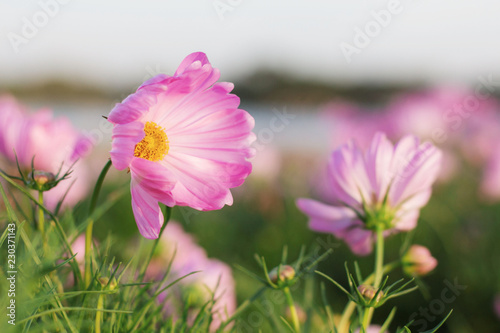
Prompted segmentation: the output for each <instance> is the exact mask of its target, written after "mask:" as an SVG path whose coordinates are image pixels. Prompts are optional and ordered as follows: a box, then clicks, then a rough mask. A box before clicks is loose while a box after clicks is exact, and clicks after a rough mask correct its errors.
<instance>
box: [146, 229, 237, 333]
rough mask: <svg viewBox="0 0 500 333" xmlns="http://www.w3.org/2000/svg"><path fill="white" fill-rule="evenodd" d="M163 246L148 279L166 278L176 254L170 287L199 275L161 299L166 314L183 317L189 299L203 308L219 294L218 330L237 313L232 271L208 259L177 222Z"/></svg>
mask: <svg viewBox="0 0 500 333" xmlns="http://www.w3.org/2000/svg"><path fill="white" fill-rule="evenodd" d="M159 246H160V255H159V256H158V257H156V258H154V259H153V260H152V261H151V264H150V265H149V267H148V270H147V272H146V276H147V277H148V278H150V279H151V280H158V279H161V278H162V277H163V274H165V267H167V265H168V263H169V262H170V260H171V259H172V258H173V256H174V253H175V258H174V261H173V262H172V269H171V272H170V278H169V279H168V281H167V282H166V283H167V284H168V283H171V282H172V281H174V280H176V279H178V278H180V277H182V276H185V275H186V274H189V273H192V272H195V271H199V272H198V273H196V274H193V275H191V276H188V277H187V278H185V279H183V280H181V281H180V282H179V283H178V284H176V285H174V287H173V288H171V289H169V290H167V291H166V292H164V293H162V294H161V295H160V296H159V302H160V303H162V304H164V309H165V312H166V314H167V315H169V316H178V315H180V314H181V313H182V311H183V310H184V308H185V304H184V301H185V299H186V296H188V295H189V296H190V299H191V300H193V299H195V300H198V301H199V304H197V305H200V306H202V305H203V304H205V303H206V302H208V301H209V300H210V299H211V298H212V293H215V300H216V301H215V305H214V307H213V318H212V319H213V322H212V324H211V330H215V329H216V328H218V327H219V325H220V324H221V322H223V321H224V320H226V319H228V316H231V314H232V313H233V312H234V311H235V309H236V292H235V283H234V279H233V275H232V271H231V268H230V267H229V266H228V265H226V264H225V263H223V262H221V261H219V260H216V259H212V258H208V257H207V255H206V252H205V250H204V249H203V248H201V247H200V246H199V245H198V244H196V242H195V240H194V238H193V237H192V236H191V235H189V234H188V233H186V232H185V231H184V230H183V228H182V227H181V225H180V224H178V223H177V222H175V221H170V222H168V225H167V227H166V229H165V231H164V233H163V235H162V237H161V239H160V243H159Z"/></svg>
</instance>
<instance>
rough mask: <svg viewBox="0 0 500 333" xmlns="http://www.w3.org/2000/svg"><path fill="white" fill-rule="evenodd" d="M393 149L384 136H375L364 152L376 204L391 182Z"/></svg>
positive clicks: (379, 134) (381, 198)
mask: <svg viewBox="0 0 500 333" xmlns="http://www.w3.org/2000/svg"><path fill="white" fill-rule="evenodd" d="M393 151H394V148H393V145H392V143H391V142H390V141H389V140H388V139H387V137H386V136H385V134H383V133H380V132H379V133H377V134H375V136H374V138H373V140H372V144H371V146H370V148H369V149H368V150H367V152H366V171H367V174H368V178H369V180H370V183H371V188H372V189H373V191H374V194H375V196H376V198H377V199H378V200H377V201H378V202H382V200H383V199H384V196H385V194H386V192H387V189H388V187H389V184H390V182H391V176H392V175H391V174H390V167H391V163H392V154H393Z"/></svg>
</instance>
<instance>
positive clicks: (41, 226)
mask: <svg viewBox="0 0 500 333" xmlns="http://www.w3.org/2000/svg"><path fill="white" fill-rule="evenodd" d="M38 203H39V205H38V230H40V234H41V235H42V243H43V249H44V250H46V249H47V237H46V236H45V214H44V213H43V209H42V206H43V192H42V191H38Z"/></svg>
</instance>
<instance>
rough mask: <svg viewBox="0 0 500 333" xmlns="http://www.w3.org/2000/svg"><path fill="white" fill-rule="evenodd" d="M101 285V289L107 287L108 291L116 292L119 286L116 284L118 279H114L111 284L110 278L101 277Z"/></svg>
mask: <svg viewBox="0 0 500 333" xmlns="http://www.w3.org/2000/svg"><path fill="white" fill-rule="evenodd" d="M99 283H100V284H101V287H103V288H105V287H106V286H108V289H109V290H114V289H115V288H116V286H117V282H116V279H115V278H113V280H111V282H109V278H107V277H100V278H99Z"/></svg>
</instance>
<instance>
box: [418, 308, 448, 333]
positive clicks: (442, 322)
mask: <svg viewBox="0 0 500 333" xmlns="http://www.w3.org/2000/svg"><path fill="white" fill-rule="evenodd" d="M452 312H453V309H451V310H450V312H448V314H447V315H446V317H444V319H443V320H441V322H440V323H439V324H437V326H436V327H434V328H432V329H430V330H428V331H425V332H422V333H434V332H436V331H437V330H438V328H440V327H441V326H443V324H444V322H445V321H446V320H447V319H448V317H449V316H451V313H452Z"/></svg>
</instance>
